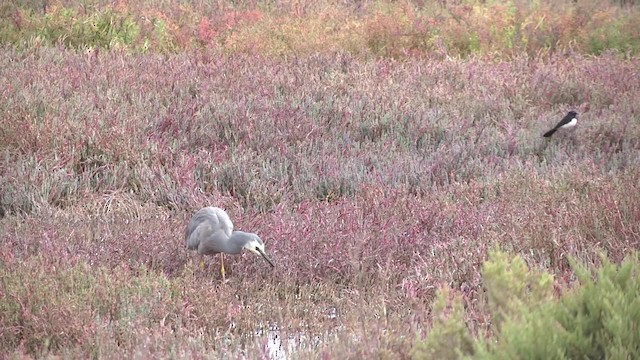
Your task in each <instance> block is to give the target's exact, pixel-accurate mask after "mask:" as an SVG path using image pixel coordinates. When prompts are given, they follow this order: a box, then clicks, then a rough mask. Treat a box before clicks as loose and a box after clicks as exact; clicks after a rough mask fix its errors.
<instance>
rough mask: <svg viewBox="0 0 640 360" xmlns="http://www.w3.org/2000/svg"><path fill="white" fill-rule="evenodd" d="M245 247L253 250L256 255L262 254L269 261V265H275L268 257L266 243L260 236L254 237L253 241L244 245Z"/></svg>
mask: <svg viewBox="0 0 640 360" xmlns="http://www.w3.org/2000/svg"><path fill="white" fill-rule="evenodd" d="M244 248H245V249H247V250H249V251H251V252H252V253H254V254H256V255H260V256H262V257H263V258H264V259H265V260H266V261H267V262H268V263H269V265H271V266H272V267H273V266H275V265H273V263H272V262H271V260H270V259H269V258H268V257H267V253H266V251H265V249H264V244H263V243H262V241H261V240H260V238H257V239H252V240H251V241H249V242H247V243H246V244H245V245H244Z"/></svg>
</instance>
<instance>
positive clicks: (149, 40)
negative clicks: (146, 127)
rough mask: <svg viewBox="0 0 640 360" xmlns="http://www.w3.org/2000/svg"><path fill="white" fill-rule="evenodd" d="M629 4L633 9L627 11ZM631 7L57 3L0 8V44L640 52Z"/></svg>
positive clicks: (296, 0) (403, 52) (42, 0)
mask: <svg viewBox="0 0 640 360" xmlns="http://www.w3.org/2000/svg"><path fill="white" fill-rule="evenodd" d="M629 3H631V4H629ZM639 9H640V8H638V7H637V6H633V3H632V2H631V1H622V3H620V2H611V1H608V0H585V1H582V0H581V1H571V0H563V1H552V0H543V1H529V0H511V1H480V0H466V1H433V2H431V1H419V0H414V1H380V0H377V1H330V0H322V1H308V0H291V1H249V2H232V1H228V2H226V1H217V2H214V1H211V2H208V1H207V2H204V1H201V2H198V1H193V2H192V1H179V0H173V1H162V2H158V1H145V0H143V1H131V2H126V1H116V2H114V1H104V0H92V1H82V2H78V1H65V0H58V1H56V0H51V1H48V0H39V1H17V0H10V1H6V2H4V5H2V6H0V19H2V22H0V42H2V43H12V44H15V45H17V46H20V47H33V46H39V45H50V44H63V45H65V46H67V47H71V48H76V49H85V48H96V47H97V48H101V49H114V48H124V49H127V50H131V51H134V52H172V53H173V52H181V51H184V50H186V49H194V48H213V49H217V50H218V51H221V52H224V53H232V54H238V53H241V54H261V55H265V54H267V55H276V56H282V55H302V54H313V53H315V52H318V51H321V52H325V51H328V50H329V51H343V52H349V53H351V54H357V55H365V56H369V55H383V56H392V57H404V56H407V55H411V54H430V55H434V56H441V57H442V56H454V57H458V56H462V57H467V56H470V55H482V56H489V57H496V56H497V57H505V56H512V55H520V54H522V53H525V54H528V55H529V56H537V55H540V54H546V53H549V52H556V51H564V50H565V49H567V48H570V49H573V50H576V51H579V52H583V53H587V54H600V53H602V52H604V51H608V50H616V51H619V52H621V53H622V54H627V55H634V54H637V52H638V50H639V49H640V10H639Z"/></svg>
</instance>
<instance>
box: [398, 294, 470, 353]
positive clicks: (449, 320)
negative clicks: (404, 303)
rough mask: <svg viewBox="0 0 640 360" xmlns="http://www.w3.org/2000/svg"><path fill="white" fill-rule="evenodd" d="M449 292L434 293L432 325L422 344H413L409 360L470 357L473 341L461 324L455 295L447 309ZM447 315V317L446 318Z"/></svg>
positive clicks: (461, 309)
mask: <svg viewBox="0 0 640 360" xmlns="http://www.w3.org/2000/svg"><path fill="white" fill-rule="evenodd" d="M448 298H449V289H447V288H442V289H440V291H438V296H437V298H436V302H435V304H434V305H433V312H434V324H433V326H432V328H431V329H430V330H429V334H428V336H427V338H426V339H425V340H424V341H420V342H418V343H417V344H416V346H415V347H414V348H413V351H412V352H411V358H412V359H460V358H463V357H464V356H466V355H470V354H473V350H474V349H473V338H472V337H471V336H470V335H469V333H468V331H467V328H466V326H465V324H464V305H463V303H462V298H461V297H460V296H455V297H454V298H453V300H452V303H451V306H448V304H447V299H448ZM447 312H448V315H447Z"/></svg>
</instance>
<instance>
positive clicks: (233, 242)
mask: <svg viewBox="0 0 640 360" xmlns="http://www.w3.org/2000/svg"><path fill="white" fill-rule="evenodd" d="M251 239H252V237H251V235H250V234H249V233H246V232H244V231H234V232H233V233H232V234H231V237H230V238H229V241H228V242H227V249H226V250H227V251H226V252H228V253H230V254H237V253H239V252H240V251H242V248H243V247H244V246H245V245H246V244H247V243H248V242H249V241H251Z"/></svg>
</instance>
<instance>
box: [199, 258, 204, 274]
mask: <svg viewBox="0 0 640 360" xmlns="http://www.w3.org/2000/svg"><path fill="white" fill-rule="evenodd" d="M200 270H201V271H204V256H201V257H200Z"/></svg>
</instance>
